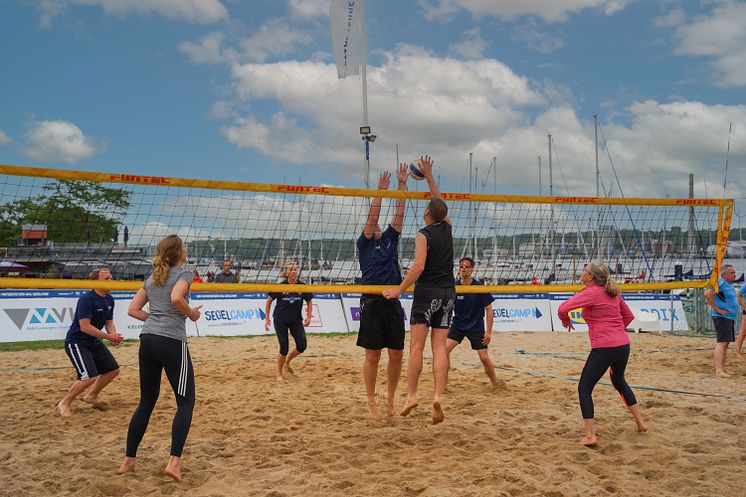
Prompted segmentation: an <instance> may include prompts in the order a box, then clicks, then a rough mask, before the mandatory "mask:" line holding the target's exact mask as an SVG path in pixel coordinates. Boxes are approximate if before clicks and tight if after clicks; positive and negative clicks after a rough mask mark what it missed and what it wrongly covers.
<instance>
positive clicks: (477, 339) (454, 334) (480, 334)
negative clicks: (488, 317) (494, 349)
mask: <svg viewBox="0 0 746 497" xmlns="http://www.w3.org/2000/svg"><path fill="white" fill-rule="evenodd" d="M464 338H468V339H469V343H471V350H481V349H486V348H487V346H486V345H485V344H483V343H482V340H483V339H484V330H482V331H461V330H457V329H456V328H451V329H450V331H449V332H448V339H449V340H455V341H457V342H458V343H461V340H463V339H464Z"/></svg>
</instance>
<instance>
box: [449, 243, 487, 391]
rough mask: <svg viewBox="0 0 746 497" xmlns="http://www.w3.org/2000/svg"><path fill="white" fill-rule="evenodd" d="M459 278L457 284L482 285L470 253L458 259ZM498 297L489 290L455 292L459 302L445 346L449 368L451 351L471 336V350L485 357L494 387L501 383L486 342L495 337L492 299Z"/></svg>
mask: <svg viewBox="0 0 746 497" xmlns="http://www.w3.org/2000/svg"><path fill="white" fill-rule="evenodd" d="M458 271H459V276H461V278H460V279H458V280H456V285H482V284H483V283H482V282H481V281H479V280H477V279H474V278H472V274H473V273H474V259H472V258H471V257H462V258H461V260H460V261H459V263H458ZM494 301H495V298H494V297H493V296H492V295H491V294H489V293H462V294H456V305H455V307H454V310H453V322H452V323H451V329H450V331H449V332H448V339H447V340H446V350H447V351H448V360H449V369H450V357H451V351H452V350H453V349H455V348H456V346H457V345H458V344H460V343H461V340H463V339H464V337H466V338H468V339H469V342H470V343H471V348H472V350H476V351H477V354H479V360H480V361H482V366H484V372H485V373H487V376H488V377H489V379H490V383H492V387H493V388H497V387H498V385H499V384H498V381H497V375H496V374H495V366H494V365H493V364H492V360H490V355H489V353H488V352H487V345H489V343H490V340H491V339H492V321H493V319H494V318H493V316H492V302H494ZM485 316H487V327H486V328H485V327H484V318H485Z"/></svg>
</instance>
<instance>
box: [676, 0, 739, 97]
mask: <svg viewBox="0 0 746 497" xmlns="http://www.w3.org/2000/svg"><path fill="white" fill-rule="evenodd" d="M744 26H746V3H740V2H719V3H717V4H716V6H715V7H714V8H713V9H712V11H711V12H710V14H709V15H706V16H702V17H698V18H695V19H693V20H692V21H691V22H689V23H687V24H685V25H683V26H679V27H678V28H677V29H676V32H675V34H674V39H675V41H676V43H677V48H676V51H677V52H678V53H680V54H686V55H696V56H703V57H708V58H710V59H711V60H712V62H711V66H712V68H713V71H714V73H715V74H713V77H712V79H713V81H714V83H715V84H716V85H718V86H725V87H728V86H744V85H746V30H745V29H744Z"/></svg>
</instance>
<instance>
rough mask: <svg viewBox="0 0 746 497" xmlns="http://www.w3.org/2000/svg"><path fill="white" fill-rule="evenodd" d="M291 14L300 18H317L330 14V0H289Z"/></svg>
mask: <svg viewBox="0 0 746 497" xmlns="http://www.w3.org/2000/svg"><path fill="white" fill-rule="evenodd" d="M288 7H289V9H290V15H291V16H292V17H294V18H299V19H307V20H308V19H315V18H317V17H324V16H328V15H329V0H289V1H288Z"/></svg>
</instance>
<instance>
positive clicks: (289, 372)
mask: <svg viewBox="0 0 746 497" xmlns="http://www.w3.org/2000/svg"><path fill="white" fill-rule="evenodd" d="M285 371H287V372H288V374H295V370H294V369H293V368H291V367H290V363H289V362H288V363H285Z"/></svg>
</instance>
